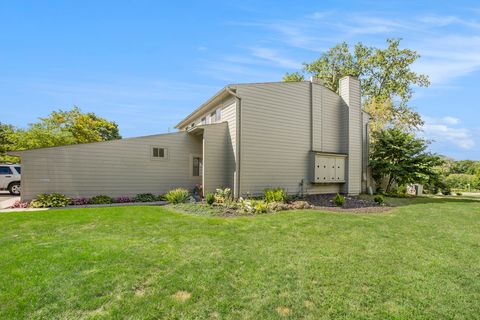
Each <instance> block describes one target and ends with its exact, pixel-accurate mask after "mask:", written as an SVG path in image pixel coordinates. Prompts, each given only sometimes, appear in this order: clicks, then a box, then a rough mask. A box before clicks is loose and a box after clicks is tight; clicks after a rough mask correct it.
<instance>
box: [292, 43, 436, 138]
mask: <svg viewBox="0 0 480 320" xmlns="http://www.w3.org/2000/svg"><path fill="white" fill-rule="evenodd" d="M399 46H400V39H387V47H386V48H384V49H380V48H375V47H369V46H365V45H363V44H362V43H357V44H356V45H355V46H354V48H353V51H352V50H351V49H350V47H349V46H348V44H347V43H346V42H343V43H341V44H337V45H336V46H334V47H333V48H331V49H329V50H327V51H326V52H324V53H323V54H321V55H320V57H319V58H318V59H317V60H315V61H313V62H311V63H304V68H303V70H302V71H301V72H294V73H287V74H286V75H285V77H284V79H283V80H284V81H302V80H303V79H304V75H303V73H307V74H310V75H312V76H315V77H318V78H321V79H322V80H323V81H324V84H325V86H326V87H327V88H329V89H331V90H332V91H335V92H337V93H338V81H339V79H340V78H342V77H343V76H346V75H353V76H356V77H358V78H359V80H360V82H361V85H362V100H363V101H362V102H363V108H364V110H365V111H367V112H368V113H370V115H371V116H372V121H371V129H372V133H375V132H378V131H379V130H381V129H383V128H385V127H387V126H390V127H395V128H399V129H401V130H405V131H411V130H413V129H418V128H419V127H420V126H421V125H422V124H423V122H422V120H421V117H420V115H419V114H418V113H417V112H415V111H414V110H413V108H411V107H410V106H408V102H409V100H410V98H411V97H412V95H413V87H414V86H415V85H416V86H420V87H426V86H428V85H429V80H428V77H427V76H426V75H422V74H417V73H415V72H414V71H412V70H411V66H412V64H413V63H414V62H415V61H416V60H417V59H418V58H419V57H420V56H419V54H418V53H417V52H415V51H413V50H410V49H400V47H399ZM374 136H375V135H372V137H374Z"/></svg>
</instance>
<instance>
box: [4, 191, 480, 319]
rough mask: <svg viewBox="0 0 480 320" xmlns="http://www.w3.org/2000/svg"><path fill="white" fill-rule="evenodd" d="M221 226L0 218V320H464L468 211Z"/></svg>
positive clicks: (81, 217) (83, 213) (131, 213)
mask: <svg viewBox="0 0 480 320" xmlns="http://www.w3.org/2000/svg"><path fill="white" fill-rule="evenodd" d="M387 201H389V202H390V203H391V204H392V205H395V206H397V207H395V208H394V209H393V210H392V211H391V212H388V213H377V214H352V213H336V212H320V211H314V210H305V211H289V212H281V213H277V214H267V215H260V216H254V217H236V218H222V217H209V216H197V215H191V214H190V215H188V214H180V213H176V212H172V211H170V210H171V209H169V208H165V207H141V206H139V207H112V208H95V209H69V210H50V211H40V212H17V213H2V214H0V318H1V319H13V318H15V319H22V318H23V319H35V318H36V319H78V318H85V319H89V318H102V319H103V318H116V319H118V318H129V319H158V318H162V319H283V318H291V319H295V318H302V319H330V318H342V319H361V318H369V319H389V318H404V319H414V318H422V319H426V318H428V319H445V318H456V319H474V318H478V315H479V314H480V303H479V301H480V202H479V201H475V200H472V199H465V198H453V197H450V198H438V199H434V198H419V199H388V200H387Z"/></svg>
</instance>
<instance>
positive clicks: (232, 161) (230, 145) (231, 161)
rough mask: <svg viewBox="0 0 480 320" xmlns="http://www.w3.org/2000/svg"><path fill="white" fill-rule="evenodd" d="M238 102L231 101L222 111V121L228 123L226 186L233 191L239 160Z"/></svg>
mask: <svg viewBox="0 0 480 320" xmlns="http://www.w3.org/2000/svg"><path fill="white" fill-rule="evenodd" d="M236 113H237V102H236V100H230V101H229V103H228V104H226V105H225V106H224V107H223V109H222V121H225V122H227V126H228V131H227V142H226V148H227V150H226V151H227V162H228V167H227V177H226V178H227V179H226V184H227V186H229V187H230V188H231V189H234V188H235V176H236V175H235V171H236V159H237V156H236V155H237V128H238V127H237V115H236Z"/></svg>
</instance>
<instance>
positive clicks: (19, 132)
mask: <svg viewBox="0 0 480 320" xmlns="http://www.w3.org/2000/svg"><path fill="white" fill-rule="evenodd" d="M0 139H1V143H2V146H1V149H0V161H12V162H14V161H15V160H16V158H13V157H9V156H7V155H6V154H5V152H6V151H13V150H26V149H35V148H44V147H55V146H61V145H70V144H78V143H87V142H99V141H107V140H115V139H121V136H120V133H119V131H118V126H117V124H116V123H115V122H112V121H108V120H106V119H104V118H101V117H99V116H97V115H96V114H95V113H93V112H89V113H83V112H82V111H81V110H80V108H78V107H73V108H72V109H71V110H68V111H63V110H58V111H54V112H52V113H51V114H50V115H49V116H48V117H45V118H39V121H38V122H36V123H32V124H29V126H28V128H26V129H19V128H15V127H13V126H11V125H7V124H0Z"/></svg>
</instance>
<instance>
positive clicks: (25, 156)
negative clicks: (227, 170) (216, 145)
mask: <svg viewBox="0 0 480 320" xmlns="http://www.w3.org/2000/svg"><path fill="white" fill-rule="evenodd" d="M152 146H159V147H164V148H166V149H167V152H168V159H162V160H152V158H151V147H152ZM201 153H202V142H201V138H200V137H195V136H191V135H189V134H188V133H186V132H179V133H172V134H162V135H155V136H148V137H139V138H132V139H123V140H117V141H108V142H100V143H89V144H82V145H75V146H65V147H57V148H45V149H38V150H32V151H25V152H24V153H22V154H21V158H22V164H23V168H22V199H25V200H30V199H32V198H34V197H35V196H36V195H37V194H39V193H51V192H59V193H63V194H65V195H67V196H70V197H76V196H82V197H91V196H95V195H98V194H106V195H109V196H114V197H117V196H134V195H135V194H137V193H145V192H151V193H154V194H161V193H164V192H166V191H168V190H170V189H172V188H175V187H185V188H188V189H191V188H192V187H193V186H195V185H196V184H199V183H201V177H192V176H191V174H190V172H191V171H190V155H191V154H201Z"/></svg>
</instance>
